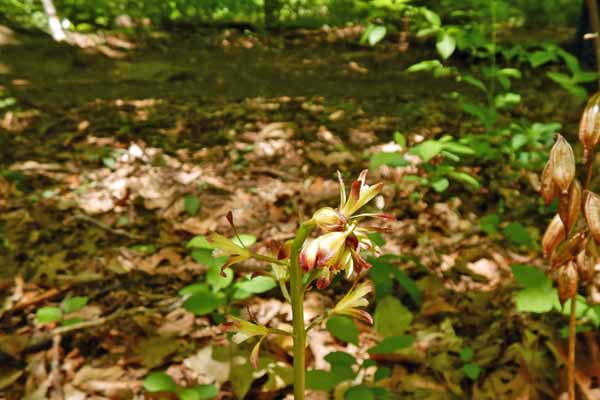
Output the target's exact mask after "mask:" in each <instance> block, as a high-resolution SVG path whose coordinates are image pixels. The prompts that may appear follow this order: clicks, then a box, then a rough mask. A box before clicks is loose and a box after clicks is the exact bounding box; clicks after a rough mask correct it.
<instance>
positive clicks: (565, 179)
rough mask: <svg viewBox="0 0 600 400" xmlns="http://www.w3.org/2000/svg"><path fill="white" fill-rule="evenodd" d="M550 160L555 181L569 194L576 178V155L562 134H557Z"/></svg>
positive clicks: (563, 191) (561, 189)
mask: <svg viewBox="0 0 600 400" xmlns="http://www.w3.org/2000/svg"><path fill="white" fill-rule="evenodd" d="M550 162H551V163H552V179H553V180H554V183H556V185H557V186H558V188H559V189H560V191H561V192H562V193H563V194H567V193H568V191H569V186H571V183H572V182H573V179H575V155H574V154H573V149H572V148H571V145H570V144H569V143H568V142H567V141H566V140H565V138H564V137H562V135H558V136H557V138H556V143H554V146H553V147H552V150H551V151H550Z"/></svg>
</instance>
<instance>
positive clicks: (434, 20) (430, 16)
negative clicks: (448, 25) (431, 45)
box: [419, 7, 442, 28]
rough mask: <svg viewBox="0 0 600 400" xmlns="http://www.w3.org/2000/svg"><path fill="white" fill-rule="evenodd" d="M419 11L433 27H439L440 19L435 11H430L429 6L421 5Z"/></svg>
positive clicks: (440, 24)
mask: <svg viewBox="0 0 600 400" xmlns="http://www.w3.org/2000/svg"><path fill="white" fill-rule="evenodd" d="M419 11H420V12H421V14H422V15H423V17H425V19H426V20H427V22H429V23H430V24H431V25H432V26H433V27H434V28H439V27H440V26H442V19H441V18H440V16H439V15H437V14H436V13H435V12H433V11H431V10H430V9H429V8H425V7H421V8H419Z"/></svg>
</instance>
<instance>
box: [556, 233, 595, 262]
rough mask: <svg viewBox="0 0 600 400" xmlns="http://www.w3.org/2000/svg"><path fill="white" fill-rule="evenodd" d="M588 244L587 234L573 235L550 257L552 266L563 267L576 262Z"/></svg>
mask: <svg viewBox="0 0 600 400" xmlns="http://www.w3.org/2000/svg"><path fill="white" fill-rule="evenodd" d="M585 244H586V241H585V233H584V232H579V233H576V234H575V235H573V236H572V237H571V238H570V239H568V240H567V241H566V242H563V243H562V244H561V245H560V246H558V248H557V249H556V251H554V253H552V256H551V257H550V265H552V268H556V267H558V266H561V265H563V264H565V263H567V262H568V261H571V260H574V259H575V257H577V254H579V252H580V251H581V250H582V249H583V248H584V246H585Z"/></svg>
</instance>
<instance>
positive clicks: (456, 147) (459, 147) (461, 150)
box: [442, 142, 475, 156]
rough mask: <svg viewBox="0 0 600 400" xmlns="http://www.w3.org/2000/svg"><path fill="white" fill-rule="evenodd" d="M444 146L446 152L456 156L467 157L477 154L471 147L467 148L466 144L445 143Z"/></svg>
mask: <svg viewBox="0 0 600 400" xmlns="http://www.w3.org/2000/svg"><path fill="white" fill-rule="evenodd" d="M442 146H443V147H444V150H447V151H449V152H452V153H455V154H461V155H465V156H472V155H474V154H475V150H473V149H472V148H470V147H469V146H465V145H464V144H461V143H457V142H448V143H444V144H443V145H442Z"/></svg>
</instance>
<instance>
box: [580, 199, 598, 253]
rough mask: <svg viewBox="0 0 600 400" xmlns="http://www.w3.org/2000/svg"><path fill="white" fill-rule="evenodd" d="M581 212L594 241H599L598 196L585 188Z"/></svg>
mask: <svg viewBox="0 0 600 400" xmlns="http://www.w3.org/2000/svg"><path fill="white" fill-rule="evenodd" d="M586 192H587V193H586V194H585V196H584V197H585V203H584V205H583V213H584V215H585V220H586V222H587V224H588V227H589V228H590V232H591V233H592V236H593V237H594V240H595V241H596V242H599V243H600V196H598V195H597V194H596V193H593V192H590V191H587V190H586Z"/></svg>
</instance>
